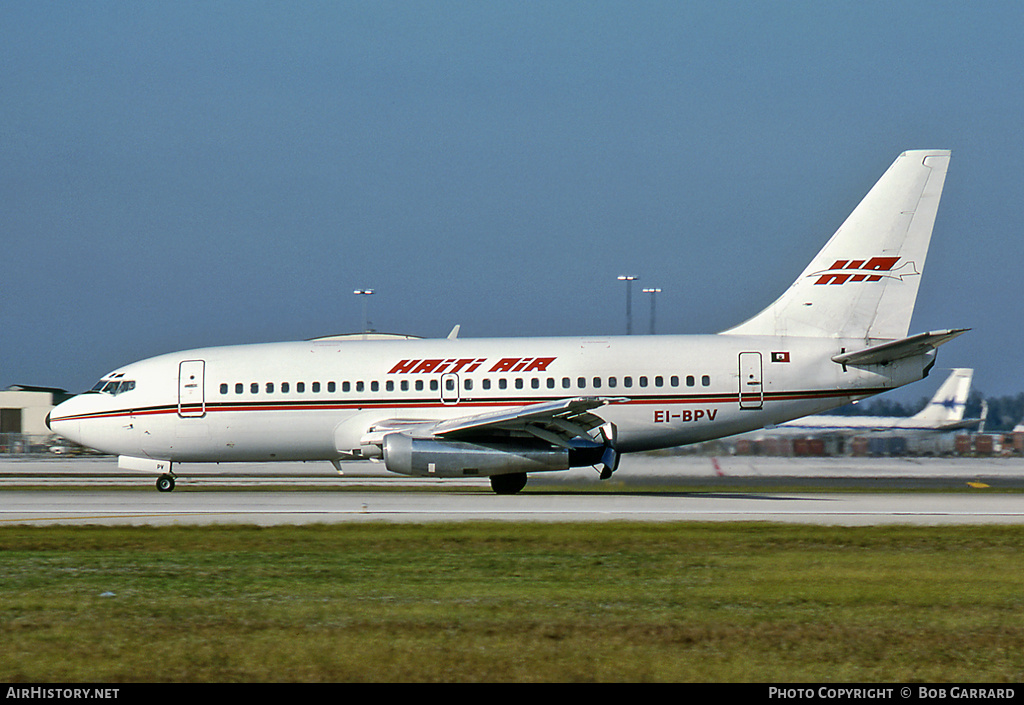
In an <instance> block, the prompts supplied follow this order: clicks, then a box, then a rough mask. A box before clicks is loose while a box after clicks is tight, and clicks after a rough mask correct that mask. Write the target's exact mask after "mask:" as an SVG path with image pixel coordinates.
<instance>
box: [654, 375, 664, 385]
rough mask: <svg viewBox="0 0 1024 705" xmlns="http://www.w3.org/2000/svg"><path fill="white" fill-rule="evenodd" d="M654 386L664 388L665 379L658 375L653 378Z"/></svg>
mask: <svg viewBox="0 0 1024 705" xmlns="http://www.w3.org/2000/svg"><path fill="white" fill-rule="evenodd" d="M654 386H655V387H664V386H665V378H664V377H662V376H661V375H658V376H657V377H655V378H654Z"/></svg>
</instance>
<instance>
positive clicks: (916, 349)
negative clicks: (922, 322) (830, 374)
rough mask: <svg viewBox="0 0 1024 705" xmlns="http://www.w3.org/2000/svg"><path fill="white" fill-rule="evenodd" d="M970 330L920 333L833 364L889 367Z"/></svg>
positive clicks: (837, 358) (846, 355)
mask: <svg viewBox="0 0 1024 705" xmlns="http://www.w3.org/2000/svg"><path fill="white" fill-rule="evenodd" d="M968 330H970V328H954V329H950V330H940V331H933V332H931V333H918V334H917V335H912V336H910V337H909V338H902V339H901V340H893V341H890V342H888V343H882V344H881V345H874V346H872V347H870V348H865V349H863V350H858V351H856V352H850V353H843V354H842V355H835V356H833V357H832V361H833V362H838V363H839V364H840V365H856V366H860V365H887V364H889V363H890V362H895V361H896V360H902V359H903V358H906V357H914V356H915V355H923V354H925V353H927V352H929V351H930V350H934V349H935V348H937V347H939V346H940V345H942V344H943V343H948V342H949V341H950V340H952V339H953V338H955V337H957V336H958V335H961V334H963V333H966V332H967V331H968Z"/></svg>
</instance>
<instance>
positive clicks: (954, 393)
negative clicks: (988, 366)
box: [914, 368, 974, 425]
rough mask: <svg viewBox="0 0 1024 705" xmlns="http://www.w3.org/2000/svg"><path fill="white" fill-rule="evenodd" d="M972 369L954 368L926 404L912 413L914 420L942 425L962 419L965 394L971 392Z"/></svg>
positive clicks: (965, 399)
mask: <svg viewBox="0 0 1024 705" xmlns="http://www.w3.org/2000/svg"><path fill="white" fill-rule="evenodd" d="M973 376H974V370H972V369H970V368H957V369H954V370H953V372H952V374H950V375H949V377H947V378H946V381H945V382H943V383H942V385H941V386H940V387H939V389H938V390H937V391H936V392H935V396H933V397H932V398H931V401H929V402H928V405H927V406H925V407H924V409H922V410H921V411H919V412H918V413H917V414H915V415H914V420H915V421H927V422H934V423H935V424H936V425H943V424H949V423H955V422H957V421H962V420H963V418H964V409H965V408H966V406H967V396H968V395H969V394H970V393H971V378H972V377H973Z"/></svg>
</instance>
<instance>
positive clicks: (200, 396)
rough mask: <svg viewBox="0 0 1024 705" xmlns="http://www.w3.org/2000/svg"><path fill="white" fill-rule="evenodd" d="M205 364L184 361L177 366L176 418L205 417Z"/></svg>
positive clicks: (198, 361)
mask: <svg viewBox="0 0 1024 705" xmlns="http://www.w3.org/2000/svg"><path fill="white" fill-rule="evenodd" d="M205 374H206V362H205V361H203V360H184V361H182V362H181V363H180V364H179V365H178V416H180V417H182V418H198V417H200V416H205V415H206V394H205V392H204V391H203V389H204V386H205V385H204V379H203V378H204V376H205Z"/></svg>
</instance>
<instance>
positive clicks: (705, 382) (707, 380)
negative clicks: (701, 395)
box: [700, 375, 711, 387]
mask: <svg viewBox="0 0 1024 705" xmlns="http://www.w3.org/2000/svg"><path fill="white" fill-rule="evenodd" d="M700 383H701V384H702V385H704V386H705V387H710V386H711V377H709V376H708V375H704V376H703V377H701V378H700Z"/></svg>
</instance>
